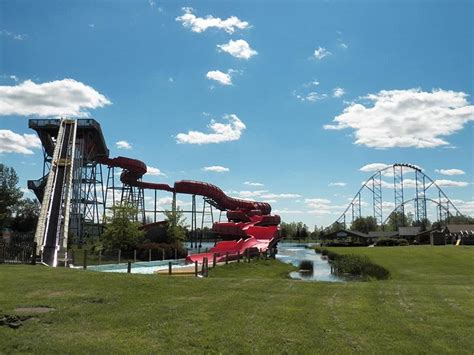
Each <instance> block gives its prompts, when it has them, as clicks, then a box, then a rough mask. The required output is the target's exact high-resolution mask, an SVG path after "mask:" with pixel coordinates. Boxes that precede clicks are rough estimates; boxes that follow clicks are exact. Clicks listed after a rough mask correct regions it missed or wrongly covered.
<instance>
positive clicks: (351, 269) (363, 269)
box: [333, 254, 390, 280]
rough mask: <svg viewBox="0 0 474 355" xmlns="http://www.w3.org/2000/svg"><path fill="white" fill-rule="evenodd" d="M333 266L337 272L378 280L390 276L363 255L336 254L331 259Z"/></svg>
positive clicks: (385, 270) (386, 271)
mask: <svg viewBox="0 0 474 355" xmlns="http://www.w3.org/2000/svg"><path fill="white" fill-rule="evenodd" d="M333 268H334V270H335V272H336V273H337V274H348V275H352V276H363V277H368V278H375V279H378V280H385V279H388V278H389V276H390V273H389V271H388V270H387V269H385V268H384V267H382V266H380V265H377V264H374V263H372V262H371V261H370V259H369V258H368V257H367V256H365V255H354V254H347V255H337V256H336V257H335V258H334V261H333Z"/></svg>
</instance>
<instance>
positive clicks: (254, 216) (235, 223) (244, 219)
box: [100, 156, 280, 263]
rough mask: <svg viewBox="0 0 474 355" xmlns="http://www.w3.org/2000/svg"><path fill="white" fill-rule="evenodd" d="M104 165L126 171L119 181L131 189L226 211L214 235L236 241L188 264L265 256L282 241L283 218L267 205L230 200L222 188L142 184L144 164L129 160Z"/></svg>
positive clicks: (180, 183) (113, 160)
mask: <svg viewBox="0 0 474 355" xmlns="http://www.w3.org/2000/svg"><path fill="white" fill-rule="evenodd" d="M100 162H101V163H103V164H106V165H108V166H110V167H118V168H121V169H123V171H122V174H121V176H120V180H121V181H122V183H124V184H128V185H131V186H135V187H139V188H143V189H152V190H162V191H169V192H175V193H182V194H188V195H199V196H204V197H206V198H208V199H211V200H212V201H213V202H214V204H215V205H216V206H217V207H218V208H219V209H220V210H225V211H227V219H228V222H218V223H214V225H213V226H212V230H213V232H214V233H216V234H218V235H220V236H223V237H225V238H226V239H231V238H232V239H234V240H230V241H222V242H219V243H217V244H216V246H215V247H214V248H212V249H211V250H210V252H209V253H199V254H192V255H189V256H188V257H187V259H186V260H187V261H188V262H195V261H197V262H199V263H202V261H203V259H204V258H208V260H212V258H213V256H214V254H218V256H217V261H218V262H219V261H223V260H224V259H225V258H226V257H228V258H229V259H235V258H236V257H237V256H238V255H239V254H241V255H244V254H245V253H249V252H251V253H256V252H265V251H267V250H268V249H271V248H273V247H274V246H275V245H276V243H278V240H279V238H280V237H279V235H280V234H279V227H278V225H279V224H280V216H278V215H271V214H270V213H271V210H272V208H271V206H270V204H268V203H266V202H254V201H248V200H242V199H237V198H233V197H230V196H227V195H226V194H225V193H224V191H222V190H221V189H220V188H219V187H217V186H215V185H212V184H209V183H205V182H200V181H190V180H182V181H177V182H175V183H174V186H173V187H171V186H169V185H167V184H159V183H151V182H144V181H142V180H141V178H142V177H143V175H145V174H146V172H147V166H146V164H145V163H144V162H142V161H140V160H137V159H131V158H127V157H121V156H120V157H116V158H102V159H101V161H100Z"/></svg>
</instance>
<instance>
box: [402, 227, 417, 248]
mask: <svg viewBox="0 0 474 355" xmlns="http://www.w3.org/2000/svg"><path fill="white" fill-rule="evenodd" d="M421 232H422V230H421V227H399V228H398V237H399V238H402V239H406V240H407V241H408V242H409V243H411V244H412V243H413V242H414V241H415V240H416V236H417V235H418V234H420V233H421Z"/></svg>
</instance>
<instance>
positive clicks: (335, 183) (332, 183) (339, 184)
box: [329, 182, 347, 187]
mask: <svg viewBox="0 0 474 355" xmlns="http://www.w3.org/2000/svg"><path fill="white" fill-rule="evenodd" d="M346 185H347V184H346V183H345V182H330V183H329V186H340V187H342V186H346Z"/></svg>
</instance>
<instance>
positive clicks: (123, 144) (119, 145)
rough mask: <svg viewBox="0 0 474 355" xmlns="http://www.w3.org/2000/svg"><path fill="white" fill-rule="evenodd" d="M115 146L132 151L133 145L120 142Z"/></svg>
mask: <svg viewBox="0 0 474 355" xmlns="http://www.w3.org/2000/svg"><path fill="white" fill-rule="evenodd" d="M115 146H116V147H117V148H118V149H132V145H131V144H130V143H128V142H127V141H118V142H115Z"/></svg>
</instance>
